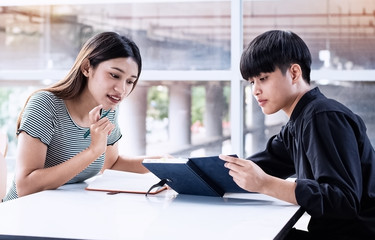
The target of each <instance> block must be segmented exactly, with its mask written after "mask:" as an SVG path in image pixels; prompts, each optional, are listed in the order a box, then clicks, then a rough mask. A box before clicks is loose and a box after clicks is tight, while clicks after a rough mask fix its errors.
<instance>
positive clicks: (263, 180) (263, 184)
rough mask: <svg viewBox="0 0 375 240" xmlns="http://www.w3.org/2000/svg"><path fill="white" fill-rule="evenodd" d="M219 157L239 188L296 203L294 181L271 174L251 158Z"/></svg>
mask: <svg viewBox="0 0 375 240" xmlns="http://www.w3.org/2000/svg"><path fill="white" fill-rule="evenodd" d="M219 157H220V158H221V159H222V160H224V161H226V163H225V167H226V168H228V169H229V175H231V176H232V177H233V180H234V182H235V183H236V184H237V185H238V186H240V187H241V188H243V189H245V190H247V191H250V192H258V193H262V194H266V195H269V196H271V197H275V198H277V199H280V200H283V201H286V202H289V203H292V204H295V205H297V200H296V194H295V189H296V183H295V182H291V181H288V180H284V179H281V178H277V177H274V176H271V175H269V174H267V173H265V172H264V171H263V170H262V169H261V168H260V167H259V166H258V165H257V164H255V163H253V162H252V161H251V160H245V159H241V158H235V157H230V156H226V155H222V154H221V155H220V156H219Z"/></svg>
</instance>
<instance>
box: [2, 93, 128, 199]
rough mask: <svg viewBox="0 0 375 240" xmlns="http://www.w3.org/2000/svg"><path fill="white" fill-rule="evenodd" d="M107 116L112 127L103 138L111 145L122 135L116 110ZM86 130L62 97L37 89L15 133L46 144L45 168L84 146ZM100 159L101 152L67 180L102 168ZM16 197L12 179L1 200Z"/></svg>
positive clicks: (85, 177)
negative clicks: (71, 113)
mask: <svg viewBox="0 0 375 240" xmlns="http://www.w3.org/2000/svg"><path fill="white" fill-rule="evenodd" d="M107 117H108V119H109V120H110V121H111V122H112V123H114V124H115V126H116V127H115V129H114V130H113V131H112V132H111V134H110V135H109V136H108V140H107V145H113V144H115V143H116V142H117V141H118V140H119V139H120V138H121V136H122V135H121V131H120V128H119V126H118V123H117V112H116V111H112V112H110V113H109V114H108V115H107ZM88 129H89V128H87V127H80V126H78V125H77V124H76V123H75V122H74V121H73V119H72V118H71V116H70V115H69V112H68V110H67V108H66V105H65V103H64V101H63V100H62V99H60V98H58V97H56V96H55V95H54V94H53V93H51V92H47V91H40V92H36V93H35V94H33V95H32V96H31V98H30V100H29V101H28V103H27V105H26V107H25V110H24V112H23V115H22V120H21V125H20V128H19V129H18V133H20V132H22V131H23V132H26V133H27V134H28V135H30V136H32V137H34V138H38V139H40V141H41V142H42V143H44V144H46V145H47V155H46V160H45V163H44V167H45V168H49V167H52V166H56V165H58V164H60V163H63V162H65V161H67V160H69V159H70V158H72V157H74V156H75V155H77V154H78V153H80V152H82V151H83V150H85V149H87V148H88V147H89V145H90V142H91V135H89V136H88V137H87V138H84V137H83V136H84V134H85V132H86V131H87V130H88ZM104 159H105V153H103V154H102V155H101V156H100V157H99V158H98V159H96V160H95V161H94V162H92V163H91V164H90V165H89V166H88V167H87V168H86V169H84V170H83V171H82V172H81V173H79V174H78V175H76V176H75V177H74V178H72V179H71V180H69V181H68V182H67V183H77V182H82V181H84V180H86V179H88V178H90V177H93V176H95V175H96V174H97V173H98V172H99V171H100V170H101V168H102V167H103V164H104ZM17 197H18V195H17V189H16V185H15V181H14V180H13V183H12V186H11V188H10V190H9V192H8V193H7V195H6V196H5V198H4V199H3V200H4V201H7V200H11V199H15V198H17Z"/></svg>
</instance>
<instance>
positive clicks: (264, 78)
mask: <svg viewBox="0 0 375 240" xmlns="http://www.w3.org/2000/svg"><path fill="white" fill-rule="evenodd" d="M267 78H268V77H267V76H265V77H261V78H259V80H260V81H264V80H266V79H267Z"/></svg>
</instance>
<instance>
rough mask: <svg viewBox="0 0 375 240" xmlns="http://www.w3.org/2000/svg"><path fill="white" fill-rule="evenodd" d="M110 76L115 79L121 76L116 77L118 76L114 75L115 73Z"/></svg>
mask: <svg viewBox="0 0 375 240" xmlns="http://www.w3.org/2000/svg"><path fill="white" fill-rule="evenodd" d="M110 74H111V77H113V78H119V76H118V75H116V74H113V73H110Z"/></svg>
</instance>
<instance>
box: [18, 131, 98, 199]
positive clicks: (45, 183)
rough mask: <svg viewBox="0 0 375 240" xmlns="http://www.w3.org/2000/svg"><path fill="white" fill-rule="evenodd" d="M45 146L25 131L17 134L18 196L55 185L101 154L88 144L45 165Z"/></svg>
mask: <svg viewBox="0 0 375 240" xmlns="http://www.w3.org/2000/svg"><path fill="white" fill-rule="evenodd" d="M46 153H47V146H46V145H45V144H44V143H42V142H41V141H40V140H39V139H38V138H33V137H31V136H29V135H28V134H27V133H25V132H21V133H20V134H19V136H18V148H17V167H16V185H17V194H18V196H24V195H28V194H31V193H35V192H39V191H42V190H47V189H56V188H58V187H60V186H61V185H63V184H65V183H66V182H68V181H69V180H70V179H72V178H73V177H74V176H76V175H77V174H79V173H80V172H81V171H82V170H84V169H85V168H86V167H87V166H88V165H89V164H90V163H91V162H92V161H94V160H95V159H96V158H98V157H99V156H100V154H98V153H97V152H95V151H92V149H90V148H88V149H86V150H84V151H82V152H81V153H79V154H77V155H76V156H74V157H73V158H71V159H69V160H68V161H65V162H64V163H62V164H59V165H56V166H53V167H50V168H44V163H45V160H46Z"/></svg>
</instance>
